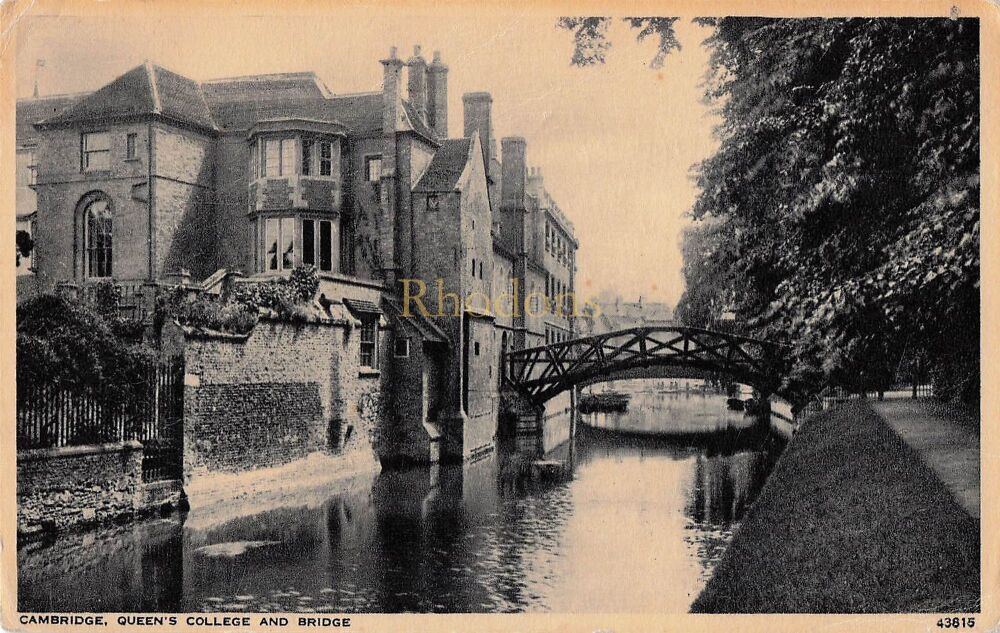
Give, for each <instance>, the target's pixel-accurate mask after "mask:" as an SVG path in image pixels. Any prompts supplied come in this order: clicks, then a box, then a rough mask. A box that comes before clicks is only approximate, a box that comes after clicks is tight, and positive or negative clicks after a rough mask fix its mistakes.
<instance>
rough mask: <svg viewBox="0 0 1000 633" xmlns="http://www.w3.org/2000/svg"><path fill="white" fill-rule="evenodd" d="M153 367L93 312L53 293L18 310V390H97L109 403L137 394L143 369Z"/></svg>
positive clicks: (142, 351) (151, 359) (140, 349)
mask: <svg viewBox="0 0 1000 633" xmlns="http://www.w3.org/2000/svg"><path fill="white" fill-rule="evenodd" d="M155 362H156V352H155V350H153V349H150V348H149V347H146V346H144V345H138V344H129V343H127V342H125V341H123V340H122V339H121V337H120V336H119V335H118V334H117V333H116V331H115V329H114V328H113V327H112V325H111V324H110V323H109V322H108V320H107V319H105V318H104V317H103V316H102V315H101V314H100V313H99V312H98V311H97V310H95V309H93V308H91V307H90V306H87V305H84V304H83V303H80V302H77V301H70V300H68V299H66V298H64V297H60V296H57V295H54V294H43V295H39V296H38V297H35V298H33V299H30V300H28V301H25V302H24V303H22V304H21V305H19V306H18V307H17V363H16V372H17V391H18V397H23V396H24V395H25V394H26V393H27V390H30V389H32V388H34V387H38V386H42V385H58V386H60V387H61V388H64V389H69V390H74V391H84V390H90V391H96V392H100V393H101V394H102V396H103V397H104V398H105V399H106V400H108V401H111V402H114V403H123V404H124V403H127V402H130V401H134V400H135V399H137V398H138V397H139V396H140V394H141V389H142V386H143V384H142V383H143V381H142V376H143V375H144V371H143V370H144V369H146V368H148V367H149V366H151V365H152V364H153V363H155Z"/></svg>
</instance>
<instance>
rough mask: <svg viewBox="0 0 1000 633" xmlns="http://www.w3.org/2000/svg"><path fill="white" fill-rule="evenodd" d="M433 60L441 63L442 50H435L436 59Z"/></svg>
mask: <svg viewBox="0 0 1000 633" xmlns="http://www.w3.org/2000/svg"><path fill="white" fill-rule="evenodd" d="M433 61H435V62H437V63H439V64H440V63H441V51H434V59H433Z"/></svg>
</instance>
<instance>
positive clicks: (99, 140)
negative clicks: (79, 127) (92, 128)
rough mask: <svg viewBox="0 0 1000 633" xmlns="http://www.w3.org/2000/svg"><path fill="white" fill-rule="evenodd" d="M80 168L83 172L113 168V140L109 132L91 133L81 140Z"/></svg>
mask: <svg viewBox="0 0 1000 633" xmlns="http://www.w3.org/2000/svg"><path fill="white" fill-rule="evenodd" d="M80 166H81V169H82V170H83V171H107V170H108V169H110V168H111V139H110V136H109V135H108V133H107V132H91V133H89V134H84V135H83V136H82V137H81V138H80Z"/></svg>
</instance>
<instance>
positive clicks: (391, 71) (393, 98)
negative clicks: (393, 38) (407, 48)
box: [382, 46, 403, 134]
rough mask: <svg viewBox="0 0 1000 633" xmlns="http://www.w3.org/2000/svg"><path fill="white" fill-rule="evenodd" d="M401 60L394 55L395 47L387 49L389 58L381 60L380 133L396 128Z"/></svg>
mask: <svg viewBox="0 0 1000 633" xmlns="http://www.w3.org/2000/svg"><path fill="white" fill-rule="evenodd" d="M402 78H403V60H401V59H400V58H399V57H397V55H396V47H395V46H393V47H392V48H390V49H389V57H388V58H386V59H383V60H382V101H383V104H382V105H383V109H382V132H383V133H384V134H388V133H390V132H394V131H395V130H396V129H397V128H398V123H399V120H400V112H401V110H402V103H401V101H402V95H401V94H400V92H401V83H402Z"/></svg>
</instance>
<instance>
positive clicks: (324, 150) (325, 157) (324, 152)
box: [319, 141, 333, 176]
mask: <svg viewBox="0 0 1000 633" xmlns="http://www.w3.org/2000/svg"><path fill="white" fill-rule="evenodd" d="M319 175H320V176H331V175H333V143H330V142H329V141H322V142H320V144H319Z"/></svg>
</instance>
